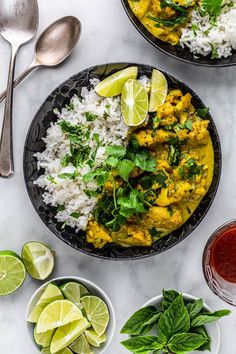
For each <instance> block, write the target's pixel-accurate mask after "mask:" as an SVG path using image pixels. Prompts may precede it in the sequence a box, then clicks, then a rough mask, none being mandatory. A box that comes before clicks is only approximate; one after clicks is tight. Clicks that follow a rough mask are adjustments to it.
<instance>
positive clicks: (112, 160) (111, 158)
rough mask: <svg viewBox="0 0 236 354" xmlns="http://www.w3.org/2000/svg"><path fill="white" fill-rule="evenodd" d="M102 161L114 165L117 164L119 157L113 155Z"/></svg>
mask: <svg viewBox="0 0 236 354" xmlns="http://www.w3.org/2000/svg"><path fill="white" fill-rule="evenodd" d="M104 162H105V164H107V165H108V166H111V167H116V166H117V165H118V162H119V159H118V158H117V157H114V156H109V157H108V158H107V159H106V160H105V161H104Z"/></svg>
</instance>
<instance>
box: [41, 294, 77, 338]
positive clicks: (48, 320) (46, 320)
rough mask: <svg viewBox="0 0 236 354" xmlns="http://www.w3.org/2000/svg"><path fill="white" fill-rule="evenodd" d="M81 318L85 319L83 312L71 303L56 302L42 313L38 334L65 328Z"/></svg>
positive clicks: (64, 301)
mask: <svg viewBox="0 0 236 354" xmlns="http://www.w3.org/2000/svg"><path fill="white" fill-rule="evenodd" d="M81 318H83V315H82V312H81V311H80V309H79V308H78V307H77V306H76V305H75V304H73V303H72V302H71V301H68V300H56V301H54V302H51V303H50V304H49V305H47V307H45V309H44V310H43V312H42V313H41V315H40V317H39V320H38V323H37V333H43V332H46V331H49V330H50V329H53V328H56V327H61V326H64V325H66V324H67V323H70V322H73V321H76V320H80V319H81Z"/></svg>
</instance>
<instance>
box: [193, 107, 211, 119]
mask: <svg viewBox="0 0 236 354" xmlns="http://www.w3.org/2000/svg"><path fill="white" fill-rule="evenodd" d="M209 110H210V109H209V108H198V109H197V110H196V113H197V115H198V117H200V118H206V116H207V115H208V113H209Z"/></svg>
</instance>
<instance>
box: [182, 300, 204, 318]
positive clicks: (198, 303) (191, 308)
mask: <svg viewBox="0 0 236 354" xmlns="http://www.w3.org/2000/svg"><path fill="white" fill-rule="evenodd" d="M202 308H203V300H202V299H197V300H195V301H193V302H190V303H188V304H187V305H186V309H187V311H188V313H189V316H190V318H193V317H195V316H196V315H197V314H198V313H199V312H200V311H201V310H202Z"/></svg>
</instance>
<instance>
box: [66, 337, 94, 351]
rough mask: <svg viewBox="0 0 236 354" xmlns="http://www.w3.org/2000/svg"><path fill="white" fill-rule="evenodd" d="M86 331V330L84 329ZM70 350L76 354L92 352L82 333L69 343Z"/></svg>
mask: <svg viewBox="0 0 236 354" xmlns="http://www.w3.org/2000/svg"><path fill="white" fill-rule="evenodd" d="M85 332H86V331H85ZM70 348H71V350H73V352H74V353H78V354H81V353H83V354H93V352H92V350H91V348H90V345H89V343H88V341H87V339H86V338H85V335H84V334H82V336H80V337H79V338H78V339H76V340H75V341H74V342H73V343H72V344H71V345H70Z"/></svg>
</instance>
